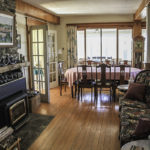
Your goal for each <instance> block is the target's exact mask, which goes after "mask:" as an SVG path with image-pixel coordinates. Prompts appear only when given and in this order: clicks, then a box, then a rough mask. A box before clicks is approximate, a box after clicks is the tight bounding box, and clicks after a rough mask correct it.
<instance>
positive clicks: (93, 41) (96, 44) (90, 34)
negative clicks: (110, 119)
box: [86, 29, 100, 60]
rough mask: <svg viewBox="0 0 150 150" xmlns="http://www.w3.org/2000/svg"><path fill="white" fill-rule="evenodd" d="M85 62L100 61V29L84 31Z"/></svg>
mask: <svg viewBox="0 0 150 150" xmlns="http://www.w3.org/2000/svg"><path fill="white" fill-rule="evenodd" d="M86 60H100V29H87V30H86Z"/></svg>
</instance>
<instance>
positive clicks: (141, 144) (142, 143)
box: [121, 140, 150, 150]
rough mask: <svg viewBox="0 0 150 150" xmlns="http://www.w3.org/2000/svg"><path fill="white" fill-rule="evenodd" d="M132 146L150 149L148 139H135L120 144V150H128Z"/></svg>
mask: <svg viewBox="0 0 150 150" xmlns="http://www.w3.org/2000/svg"><path fill="white" fill-rule="evenodd" d="M132 146H139V147H143V148H144V150H150V140H137V141H132V142H129V143H127V144H125V145H123V146H122V148H121V150H130V149H131V147H132Z"/></svg>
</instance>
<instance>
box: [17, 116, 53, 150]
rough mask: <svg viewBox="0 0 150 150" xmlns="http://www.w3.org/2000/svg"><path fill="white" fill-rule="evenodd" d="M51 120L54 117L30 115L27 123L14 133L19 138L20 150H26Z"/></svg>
mask: <svg viewBox="0 0 150 150" xmlns="http://www.w3.org/2000/svg"><path fill="white" fill-rule="evenodd" d="M53 118H54V116H47V115H41V114H30V115H29V121H28V122H27V123H26V124H25V125H24V126H23V127H22V128H20V129H19V130H18V131H17V132H16V133H15V136H17V137H20V138H21V143H20V147H21V150H27V149H28V148H29V147H30V146H31V144H32V143H33V142H34V141H35V139H36V138H37V137H38V136H39V135H40V134H41V132H42V131H43V130H44V129H45V128H46V127H47V125H48V124H49V123H50V121H52V119H53Z"/></svg>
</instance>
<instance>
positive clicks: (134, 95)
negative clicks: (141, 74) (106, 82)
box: [124, 83, 145, 101]
mask: <svg viewBox="0 0 150 150" xmlns="http://www.w3.org/2000/svg"><path fill="white" fill-rule="evenodd" d="M124 98H128V99H133V100H134V99H136V100H139V101H145V85H144V84H140V83H132V84H130V86H129V89H128V91H127V92H126V94H125V96H124Z"/></svg>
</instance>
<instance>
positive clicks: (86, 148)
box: [29, 88, 120, 150]
mask: <svg viewBox="0 0 150 150" xmlns="http://www.w3.org/2000/svg"><path fill="white" fill-rule="evenodd" d="M108 95H109V93H108V94H107V93H106V92H105V94H103V95H102V96H101V97H99V99H98V102H97V104H94V100H92V99H91V95H90V93H88V91H87V90H86V91H84V96H83V99H82V101H78V100H76V99H75V98H74V99H72V98H71V94H70V89H69V88H68V89H67V92H66V93H65V92H63V96H60V94H59V88H55V89H52V90H51V100H50V101H51V102H50V104H41V106H40V108H39V109H38V110H37V113H40V114H46V115H54V116H55V118H54V119H53V120H52V121H51V122H50V124H49V125H48V126H47V128H46V129H45V130H44V131H43V132H42V133H41V135H40V136H39V137H38V138H37V140H36V141H35V142H34V143H33V144H32V145H31V147H30V148H29V149H30V150H120V144H119V140H118V132H119V118H118V104H117V103H114V102H111V103H110V102H109V97H108Z"/></svg>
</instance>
